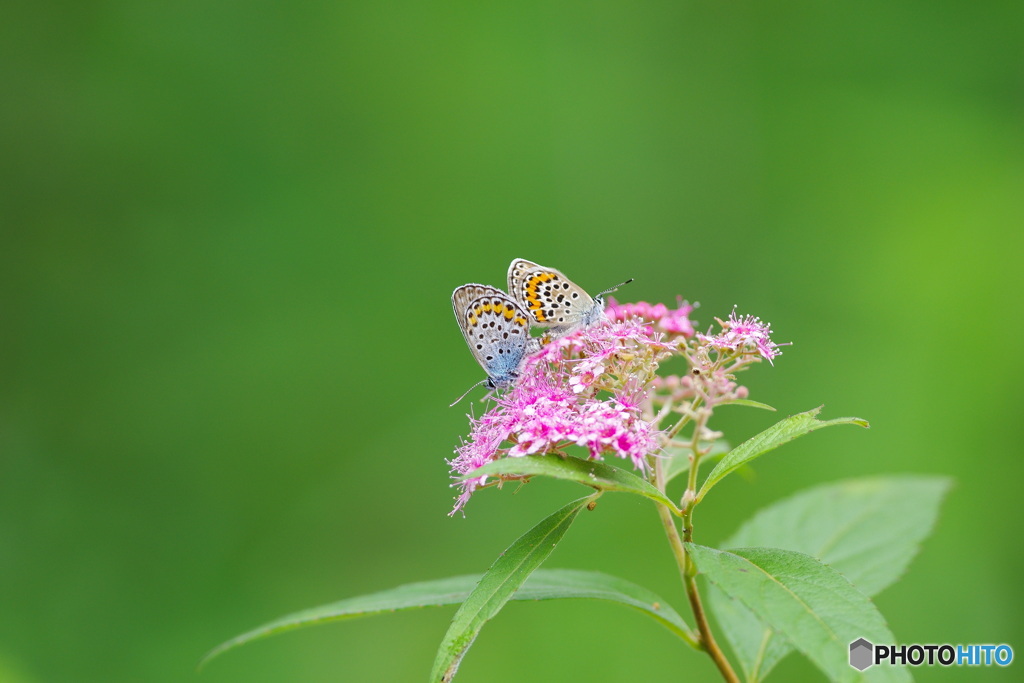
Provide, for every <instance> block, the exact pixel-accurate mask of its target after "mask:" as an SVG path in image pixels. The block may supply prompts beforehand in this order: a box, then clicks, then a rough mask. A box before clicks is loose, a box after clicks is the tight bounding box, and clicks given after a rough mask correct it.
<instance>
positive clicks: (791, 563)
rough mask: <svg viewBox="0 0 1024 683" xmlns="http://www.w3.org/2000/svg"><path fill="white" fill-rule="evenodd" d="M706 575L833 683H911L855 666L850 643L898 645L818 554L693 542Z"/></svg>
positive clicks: (887, 670) (898, 672)
mask: <svg viewBox="0 0 1024 683" xmlns="http://www.w3.org/2000/svg"><path fill="white" fill-rule="evenodd" d="M686 548H687V552H689V553H690V554H691V557H692V558H693V561H694V562H695V563H696V565H697V567H698V568H699V569H700V572H701V573H702V574H704V575H705V576H706V577H707V578H708V580H710V581H711V582H712V583H713V584H715V585H716V586H718V587H719V588H720V589H721V590H722V591H723V592H725V593H726V594H727V595H728V596H729V597H731V598H733V599H734V600H737V601H738V602H740V603H742V604H743V605H744V606H745V607H747V608H748V609H749V610H750V611H751V612H753V613H754V614H756V615H757V617H758V618H759V619H761V621H763V622H764V623H766V624H768V625H769V626H771V627H772V628H773V629H775V630H776V631H778V632H779V633H781V634H783V635H784V636H785V637H786V639H787V640H788V641H789V642H790V643H792V644H793V646H794V647H796V649H798V650H800V652H802V653H803V654H804V655H805V656H806V657H807V658H808V659H810V660H811V661H812V662H813V663H814V664H815V665H816V666H817V667H818V668H819V669H821V670H822V671H823V672H824V673H825V674H826V675H827V676H828V677H829V679H831V680H833V681H860V680H868V681H909V680H911V678H910V675H909V674H908V673H907V671H906V669H903V668H898V667H888V666H876V667H871V668H870V669H868V670H867V671H865V672H864V673H863V674H862V673H860V672H858V671H857V670H856V669H854V668H852V667H851V666H850V665H849V645H850V643H851V642H853V641H854V640H857V639H858V638H867V639H868V640H869V641H871V642H873V643H895V642H896V640H895V638H894V636H893V635H892V632H891V631H890V630H889V628H888V626H886V624H885V620H884V619H883V618H882V615H881V614H880V613H879V611H878V609H877V608H876V607H875V605H874V603H872V602H871V599H870V598H868V597H867V596H866V595H864V594H863V593H861V592H860V591H858V590H857V589H856V588H855V587H854V586H853V584H851V583H850V582H849V581H847V580H846V579H845V578H844V577H843V575H842V574H840V573H839V572H837V571H836V570H834V569H832V568H831V567H827V566H825V565H824V564H822V563H821V562H819V561H818V560H816V559H815V558H813V557H811V556H810V555H805V554H804V553H798V552H794V551H792V550H780V549H778V548H743V549H741V550H735V551H733V552H727V551H724V550H715V549H714V548H707V547H704V546H699V545H695V544H693V543H687V544H686Z"/></svg>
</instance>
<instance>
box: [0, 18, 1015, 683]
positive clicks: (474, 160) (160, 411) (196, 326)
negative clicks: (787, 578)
mask: <svg viewBox="0 0 1024 683" xmlns="http://www.w3.org/2000/svg"><path fill="white" fill-rule="evenodd" d="M3 15H4V18H3V21H2V23H0V86H2V89H3V93H4V97H3V103H2V105H0V141H2V150H3V152H2V156H0V221H2V231H0V283H2V284H0V286H2V290H0V294H2V296H0V681H2V682H3V683H14V682H17V683H36V682H50V681H58V682H62V681H154V682H158V683H159V682H163V681H188V680H200V681H208V682H209V683H216V682H220V681H337V680H352V681H373V680H382V681H417V680H424V679H425V677H426V675H427V672H428V671H429V667H430V664H431V661H432V658H433V654H434V651H435V648H436V646H437V643H438V642H439V641H440V638H441V636H442V635H443V633H444V631H445V628H446V626H447V623H448V620H449V619H450V616H451V614H452V611H453V610H452V609H436V610H425V611H421V612H415V613H404V614H398V615H393V616H390V617H379V618H375V619H371V620H366V621H362V622H349V623H342V624H336V625H331V626H325V627H320V628H315V629H310V630H306V631H300V632H296V633H292V634H287V635H284V636H280V637H278V638H275V639H270V640H267V641H262V642H259V643H256V644H253V645H250V646H247V647H246V648H243V649H241V650H238V651H235V652H231V653H229V654H227V655H226V656H224V657H223V658H222V659H219V660H216V661H214V662H213V663H212V664H211V665H210V666H209V667H208V668H207V669H206V670H205V671H204V672H203V673H202V674H196V673H195V665H196V662H197V660H198V659H199V658H200V656H201V655H202V654H203V653H204V652H205V651H206V650H207V649H208V648H210V647H212V646H214V645H216V644H217V643H219V642H221V641H222V640H225V639H227V638H228V637H230V636H233V635H235V634H237V633H239V632H241V631H243V630H246V629H248V628H250V627H253V626H255V625H257V624H259V623H261V622H263V621H265V620H268V619H271V618H274V617H277V616H279V615H281V614H283V613H286V612H289V611H292V610H295V609H299V608H304V607H309V606H313V605H317V604H321V603H324V602H329V601H333V600H337V599H340V598H343V597H346V596H351V595H356V594H360V593H364V592H370V591H374V590H378V589H383V588H386V587H390V586H392V585H396V584H399V583H403V582H408V581H413V580H421V579H430V578H440V577H444V576H449V575H453V574H462V573H471V572H479V571H483V570H484V569H486V567H487V566H488V565H489V563H490V562H491V560H492V559H493V558H494V557H495V556H496V555H497V554H498V553H499V552H500V551H501V550H502V549H503V548H505V547H506V546H507V545H508V544H509V543H510V542H511V541H512V540H513V539H514V538H516V537H517V536H518V535H519V534H520V533H521V532H523V531H524V530H525V529H527V528H528V527H529V526H531V525H532V524H534V523H535V522H537V521H538V520H539V519H540V518H542V517H543V516H545V515H546V514H548V513H549V512H551V511H553V510H554V509H555V508H556V507H558V506H559V505H561V504H562V503H563V502H565V501H567V500H570V499H571V498H573V497H575V496H578V495H580V493H581V491H580V490H576V489H575V488H573V486H571V485H569V484H564V483H557V482H545V481H540V482H535V483H533V484H531V485H529V486H527V487H525V488H523V489H522V490H521V491H519V493H518V494H515V495H514V494H513V491H512V489H511V488H507V489H505V490H503V491H500V492H498V491H486V492H484V493H482V494H481V495H478V496H477V497H475V498H474V500H473V501H472V502H471V503H470V505H469V507H468V509H467V513H468V514H467V517H466V518H465V519H463V518H461V517H456V518H449V517H448V516H447V513H448V511H449V509H450V505H451V502H452V495H453V491H452V490H451V489H449V487H448V484H449V480H448V471H447V466H446V464H445V458H446V457H450V456H451V450H452V448H453V447H454V446H455V445H456V443H457V442H458V439H459V437H460V435H463V434H465V433H466V431H467V424H466V419H465V415H464V413H465V410H464V409H465V408H466V405H467V404H463V405H462V406H460V407H459V408H456V409H449V407H448V403H449V402H450V401H451V400H453V399H454V398H455V397H456V396H458V395H459V394H460V393H461V392H462V391H464V390H465V389H466V388H467V387H468V386H469V385H470V384H471V383H473V382H475V381H477V380H478V379H480V378H481V377H482V376H483V375H482V372H481V370H480V369H479V367H477V366H476V364H475V363H474V362H473V360H472V358H471V357H470V355H469V353H468V351H467V349H466V347H465V344H464V343H463V340H462V337H461V335H460V334H459V331H458V329H457V328H456V325H455V322H454V320H453V317H452V313H451V307H450V303H449V297H450V293H451V290H452V289H453V288H454V287H455V286H457V285H459V284H462V283H464V282H469V281H478V282H487V283H493V284H496V285H500V284H502V283H503V281H504V275H505V269H506V267H507V265H508V262H509V261H510V260H511V259H512V258H513V257H519V256H521V257H525V258H529V259H533V260H537V261H540V262H541V263H544V264H548V265H552V266H555V267H558V268H560V269H562V270H564V271H565V272H567V273H568V274H569V275H570V277H572V278H573V279H574V280H576V281H577V282H579V283H580V284H581V285H583V286H584V287H586V288H588V289H590V290H591V291H594V290H597V289H601V288H603V287H606V286H609V285H612V284H614V283H616V282H619V281H621V280H623V279H625V278H627V277H635V278H636V282H635V283H634V284H632V285H630V286H629V288H628V289H626V290H623V291H622V292H621V295H622V296H623V298H624V299H632V300H635V299H645V300H649V301H667V302H673V301H674V299H675V296H676V295H677V294H681V295H683V296H685V297H687V298H689V299H690V300H696V301H699V302H700V304H701V308H700V309H698V311H697V312H696V314H695V316H694V317H695V318H696V319H698V320H699V321H700V322H701V324H702V326H706V325H708V324H709V323H711V322H712V318H713V316H716V315H718V316H724V315H725V314H727V313H728V311H729V310H730V309H731V307H732V306H733V305H734V304H737V305H739V307H740V311H741V312H744V313H752V314H757V315H760V316H762V317H763V318H764V319H766V320H768V321H770V322H771V323H772V324H773V326H774V328H775V330H776V339H777V341H792V342H794V345H793V346H792V347H787V348H786V349H785V354H784V355H783V356H782V357H781V358H780V359H779V360H778V361H777V362H776V364H775V367H774V368H771V367H769V366H768V365H767V364H765V365H763V366H759V367H757V368H756V369H755V370H754V371H753V372H751V373H748V375H747V376H746V377H745V378H744V380H745V382H746V383H747V384H748V385H749V386H750V387H751V389H752V395H753V397H754V398H756V399H759V400H762V401H766V402H768V403H771V404H773V405H775V406H777V407H778V408H779V410H780V412H781V413H782V414H791V413H794V412H798V411H802V410H806V409H808V408H811V407H814V406H816V405H819V404H821V403H825V404H826V408H825V411H824V416H825V417H836V416H840V415H859V416H863V417H866V418H868V419H870V420H871V422H872V429H871V430H870V431H866V432H865V431H858V430H851V429H841V430H826V431H825V432H820V433H817V434H815V435H813V436H810V437H808V438H806V439H803V440H800V441H798V442H796V443H794V444H792V445H790V446H787V447H786V448H784V449H782V450H780V451H777V452H776V453H774V454H772V456H771V457H769V458H765V459H763V460H762V461H760V462H759V463H758V464H757V467H756V477H755V479H754V480H744V479H743V478H739V477H736V478H732V479H730V480H729V481H728V482H727V483H726V484H724V485H722V486H720V487H719V488H717V489H716V491H715V495H714V496H712V497H710V498H709V499H708V501H707V502H706V504H705V505H704V506H702V507H701V509H700V514H699V518H698V520H697V521H698V524H699V526H698V536H699V537H700V538H701V539H702V540H704V541H706V542H708V543H714V542H716V541H718V540H720V539H722V538H724V537H725V536H726V535H728V534H730V533H732V531H733V530H734V529H735V528H736V526H737V525H738V524H739V523H740V522H741V521H742V520H743V519H745V518H746V517H747V516H749V515H750V514H751V513H752V512H753V511H754V510H756V509H758V508H759V507H761V506H763V505H765V504H768V503H769V502H771V501H773V500H775V499H777V498H779V497H781V496H784V495H787V494H789V493H791V492H794V491H796V490H799V489H801V488H804V487H807V486H810V485H813V484H815V483H817V482H822V481H833V480H837V479H840V478H844V477H853V476H859V475H864V474H869V473H878V472H928V473H947V474H951V475H953V476H954V477H955V478H956V480H957V482H958V484H957V488H956V489H955V490H954V492H953V493H952V495H951V496H950V498H949V500H948V504H947V506H946V507H945V509H944V513H943V516H942V519H941V521H940V523H939V526H938V528H937V530H936V533H935V535H934V536H933V537H932V538H931V539H929V541H928V542H927V543H926V545H925V546H924V548H923V550H922V552H921V554H920V556H919V557H918V558H917V560H916V561H915V562H914V563H913V565H912V566H911V569H910V571H909V573H908V574H907V576H905V577H904V579H903V580H902V581H901V582H900V583H898V584H896V585H895V586H893V587H892V588H890V589H888V590H887V591H886V592H884V593H883V594H882V595H881V596H879V598H878V599H877V602H878V604H879V606H880V607H881V609H882V611H883V613H884V614H885V615H886V616H887V618H888V621H889V624H890V626H891V627H892V629H893V631H894V632H895V633H896V636H897V637H898V638H899V639H900V640H902V641H903V642H925V643H927V642H939V643H941V642H954V643H956V642H976V643H985V642H996V643H1002V642H1006V643H1009V644H1011V645H1013V646H1015V647H1017V648H1018V655H1022V654H1024V651H1022V650H1021V649H1020V648H1021V647H1024V640H1022V636H1024V628H1022V620H1021V617H1020V614H1021V608H1022V607H1024V600H1022V598H1024V595H1022V592H1024V591H1022V587H1021V582H1020V573H1021V570H1022V564H1024V549H1022V545H1021V543H1020V540H1019V537H1020V534H1021V532H1022V531H1024V525H1022V523H1021V521H1020V520H1021V512H1020V500H1021V493H1020V486H1021V475H1022V472H1024V469H1022V468H1024V465H1022V464H1021V462H1020V459H1019V458H1020V455H1021V450H1020V446H1019V443H1020V440H1021V432H1022V427H1021V423H1022V421H1021V417H1020V407H1021V402H1020V400H1019V398H1018V394H1017V392H1018V391H1019V388H1020V386H1021V381H1022V363H1021V352H1020V349H1019V345H1020V343H1021V339H1022V338H1024V329H1022V327H1024V325H1022V318H1021V305H1020V296H1021V292H1022V286H1021V285H1022V278H1021V275H1020V270H1021V263H1020V262H1021V255H1022V253H1024V250H1022V247H1024V244H1022V243H1024V238H1022V235H1021V227H1022V225H1024V127H1022V123H1024V85H1022V84H1024V4H1022V3H1020V2H1015V1H1008V2H992V3H985V4H984V5H981V4H978V3H973V2H967V1H966V0H961V1H960V2H906V1H898V2H892V1H891V0H869V1H868V2H834V3H823V2H822V3H813V2H800V1H790V2H772V3H753V2H741V3H721V2H686V3H672V2H663V3H649V2H639V3H637V2H599V3H584V2H578V3H541V2H523V3H503V4H494V5H489V6H483V5H480V4H478V3H452V4H443V5H441V4H432V5H427V4H423V3H401V2H382V3H358V4H353V3H345V2H317V3H274V2H264V1H261V0H256V1H255V2H253V1H249V2H231V1H226V2H215V3H210V2H198V1H195V0H184V1H178V2H164V1H157V2H140V1H137V0H136V1H134V2H130V1H121V2H117V1H113V0H100V1H96V2H82V3H52V2H46V1H43V2H40V1H39V0H33V1H31V2H29V1H27V0H12V1H11V2H8V3H6V4H5V9H4V11H3ZM478 394H479V390H478ZM774 419H775V417H773V416H771V415H769V414H766V413H762V412H759V411H745V410H741V409H733V410H732V411H731V412H728V411H722V414H721V415H720V416H719V420H718V426H719V427H720V428H722V429H724V430H726V431H727V434H728V436H729V437H730V438H732V439H733V440H741V439H742V438H745V437H746V436H749V435H750V434H752V433H753V432H755V431H757V430H760V429H762V428H764V427H766V426H767V425H768V424H770V423H771V422H772V421H773V420H774ZM549 566H558V567H573V568H596V569H602V570H604V571H607V572H610V573H613V574H618V575H622V576H625V577H628V578H631V579H633V580H634V581H637V582H639V583H641V584H644V585H646V586H648V587H650V588H652V589H653V590H655V591H657V592H659V593H660V594H662V595H663V596H664V597H665V598H666V599H668V600H669V601H672V602H674V603H676V604H678V605H680V607H683V605H682V603H683V600H682V593H681V590H680V589H679V587H678V585H677V580H676V574H675V571H674V568H673V564H672V561H671V557H670V554H669V552H668V550H667V548H666V546H665V544H664V539H663V535H662V532H661V529H660V527H659V524H658V520H657V516H656V515H655V512H654V510H653V508H652V507H651V506H650V505H649V504H647V503H646V502H644V501H637V500H632V499H631V498H628V497H624V496H615V495H610V496H606V497H605V498H604V499H603V500H602V502H601V505H600V506H599V507H598V509H597V511H596V512H595V513H593V514H586V515H583V516H582V517H581V518H580V520H579V521H578V522H577V525H576V526H575V527H574V529H573V530H572V532H571V533H570V534H569V536H568V537H567V539H566V540H565V542H564V543H563V544H562V546H561V547H559V549H558V550H557V551H556V553H555V554H554V555H553V556H552V558H551V561H550V565H549ZM1020 666H1022V664H1021V663H1020V662H1018V663H1015V664H1014V669H1015V670H1018V669H1019V668H1020ZM815 675H816V673H815V671H814V670H813V669H811V668H810V667H809V666H807V665H806V664H804V663H803V662H801V661H800V660H799V659H798V658H796V657H791V658H790V659H789V660H787V661H786V662H784V663H783V664H782V665H781V666H780V669H779V670H778V672H777V676H776V678H775V680H793V679H794V678H798V677H801V676H815ZM916 675H917V677H918V678H919V679H920V680H936V681H938V680H981V679H986V680H1009V679H1010V678H1012V677H1014V671H1013V670H1010V671H1006V670H999V671H979V670H957V671H946V670H921V671H919V672H917V673H916ZM714 678H715V671H714V669H713V667H712V666H711V664H710V660H708V659H707V658H706V657H704V656H701V655H698V654H696V653H693V652H691V651H689V650H687V649H686V648H685V647H684V646H683V645H682V644H681V643H680V642H679V641H678V640H676V639H674V637H673V636H672V635H671V634H669V633H668V632H667V631H665V630H663V629H662V628H661V627H659V626H657V625H656V624H654V623H653V622H649V621H648V620H645V619H644V618H643V617H641V616H639V615H637V614H634V613H631V612H628V611H624V610H622V609H621V608H619V607H616V606H613V605H607V604H598V603H594V604H588V603H573V602H569V603H562V604H557V603H542V604H516V605H511V606H510V607H509V608H508V609H507V610H506V611H505V612H503V613H502V615H501V616H500V617H499V618H498V619H496V620H495V621H494V622H493V623H492V624H490V625H489V626H488V627H487V628H486V629H485V630H484V632H483V634H482V636H481V637H480V639H479V640H478V642H477V644H476V646H475V647H474V648H473V650H472V651H471V652H470V654H469V655H468V657H467V658H466V660H465V662H464V664H463V666H462V669H461V672H460V679H461V680H465V681H467V682H468V681H497V682H501V681H520V680H524V679H532V680H537V681H563V680H588V681H626V680H648V681H678V680H714Z"/></svg>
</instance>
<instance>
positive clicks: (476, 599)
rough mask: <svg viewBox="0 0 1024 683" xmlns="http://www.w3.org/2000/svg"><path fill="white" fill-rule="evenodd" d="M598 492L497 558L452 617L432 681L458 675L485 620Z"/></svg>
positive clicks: (541, 525) (561, 512)
mask: <svg viewBox="0 0 1024 683" xmlns="http://www.w3.org/2000/svg"><path fill="white" fill-rule="evenodd" d="M597 495H598V494H595V495H594V496H588V497H586V498H580V499H579V500H577V501H574V502H572V503H569V504H568V505H566V506H565V507H563V508H562V509H561V510H558V511H557V512H555V513H554V514H553V515H551V516H549V517H546V518H545V519H543V520H541V522H540V523H539V524H537V526H535V527H533V528H532V529H530V530H529V531H527V532H526V533H525V534H523V535H522V536H520V537H519V539H518V540H517V541H516V542H515V543H513V544H512V545H510V546H509V547H508V549H507V550H505V552H503V553H502V554H501V555H500V556H499V557H498V559H497V560H495V561H494V564H492V565H491V568H490V569H488V570H487V572H486V573H485V574H484V575H483V577H482V578H481V579H480V583H478V584H477V585H476V587H475V588H474V589H473V592H472V593H470V595H469V597H468V598H466V600H465V602H463V603H462V606H461V607H459V611H458V612H456V613H455V616H454V617H453V618H452V623H451V626H449V627H448V632H447V633H445V636H444V639H443V640H442V641H441V645H440V647H438V649H437V656H436V657H435V659H434V668H433V670H432V671H431V674H430V681H431V683H441V682H444V683H447V682H448V681H451V680H452V679H453V678H454V677H455V672H456V670H457V669H458V668H459V663H460V662H461V661H462V658H463V657H464V656H465V655H466V651H467V650H468V649H469V646H470V645H472V644H473V641H474V640H475V639H476V637H477V635H478V634H479V633H480V630H481V629H482V628H483V627H484V624H486V623H487V622H488V621H489V620H490V619H492V618H493V617H494V616H495V615H496V614H497V613H498V612H499V611H501V608H502V607H504V606H505V603H506V602H508V600H509V598H511V597H512V595H513V594H514V593H515V592H516V591H517V590H519V587H520V586H522V585H523V583H524V582H525V581H526V579H527V577H529V576H530V574H531V573H533V571H534V570H535V569H537V568H538V567H539V566H540V565H541V563H543V562H544V560H546V559H547V558H548V555H550V554H551V552H552V551H553V550H554V549H555V546H556V545H558V542H559V541H561V540H562V537H563V536H564V535H565V532H566V531H568V530H569V527H570V526H571V525H572V523H573V520H575V519H576V515H577V514H579V511H580V510H582V509H583V508H584V506H586V505H587V504H588V503H589V502H590V501H592V500H594V499H595V498H596V496H597Z"/></svg>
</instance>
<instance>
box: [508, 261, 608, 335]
mask: <svg viewBox="0 0 1024 683" xmlns="http://www.w3.org/2000/svg"><path fill="white" fill-rule="evenodd" d="M508 291H509V294H511V295H512V298H513V299H515V300H516V301H517V302H518V303H519V305H520V306H522V307H523V309H524V310H526V312H527V313H528V314H529V315H530V318H531V319H532V321H533V323H534V324H535V325H539V326H541V327H552V326H554V327H561V328H567V327H572V326H575V325H579V324H583V325H589V324H591V323H593V322H594V321H595V320H596V319H597V317H599V316H600V314H601V309H602V308H603V307H602V306H601V304H600V303H598V302H595V301H594V299H593V298H592V297H591V296H590V295H589V294H587V292H586V291H585V290H584V289H583V288H581V287H580V286H579V285H577V284H576V283H575V282H573V281H572V280H570V279H569V278H567V277H566V276H565V275H563V274H562V273H561V272H560V271H557V270H555V269H554V268H546V267H544V266H539V265H537V264H536V263H533V262H531V261H527V260H526V259H521V258H517V259H515V260H514V261H512V263H511V264H509V267H508Z"/></svg>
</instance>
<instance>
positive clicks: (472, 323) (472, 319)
mask: <svg viewBox="0 0 1024 683" xmlns="http://www.w3.org/2000/svg"><path fill="white" fill-rule="evenodd" d="M469 324H470V326H471V327H476V316H475V315H471V316H469Z"/></svg>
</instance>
